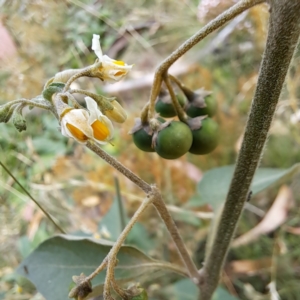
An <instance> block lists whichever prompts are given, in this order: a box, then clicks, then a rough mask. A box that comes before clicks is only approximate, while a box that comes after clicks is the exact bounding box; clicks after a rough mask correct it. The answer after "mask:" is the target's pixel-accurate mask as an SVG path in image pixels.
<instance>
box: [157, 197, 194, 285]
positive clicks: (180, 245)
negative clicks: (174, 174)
mask: <svg viewBox="0 0 300 300" xmlns="http://www.w3.org/2000/svg"><path fill="white" fill-rule="evenodd" d="M153 205H154V207H155V208H156V210H157V211H158V213H159V215H160V217H161V218H162V220H163V221H164V223H165V225H166V227H167V229H168V231H169V233H170V235H171V237H172V239H173V241H174V243H175V245H176V247H177V250H178V253H179V254H180V256H181V259H182V261H183V263H184V264H185V266H186V268H187V270H188V273H189V275H190V278H192V279H195V281H196V282H197V281H198V278H199V273H198V270H197V267H196V265H195V264H194V262H193V260H192V259H191V256H190V254H189V253H188V251H187V248H186V247H185V244H184V242H183V240H182V238H181V236H180V234H179V232H178V229H177V226H176V224H175V222H174V220H173V219H172V217H171V215H170V213H169V211H168V209H167V207H166V205H165V203H164V201H163V199H162V197H161V195H160V194H158V195H157V197H155V199H154V202H153Z"/></svg>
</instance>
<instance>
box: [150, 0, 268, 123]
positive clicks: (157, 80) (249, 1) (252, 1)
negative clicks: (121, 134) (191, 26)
mask: <svg viewBox="0 0 300 300" xmlns="http://www.w3.org/2000/svg"><path fill="white" fill-rule="evenodd" d="M262 2H265V0H241V1H239V2H238V3H237V4H235V5H233V6H232V7H230V8H229V9H228V10H226V11H225V12H223V13H222V14H220V15H219V16H218V17H216V18H215V19H214V20H212V21H210V22H209V23H208V24H207V25H205V26H204V27H203V28H201V29H200V30H199V31H198V32H196V33H195V34H194V35H193V36H192V37H190V38H189V39H188V40H187V41H186V42H184V43H183V44H182V45H181V46H180V47H179V48H177V49H176V50H175V51H174V52H173V53H171V54H170V55H169V56H168V57H167V58H166V59H165V60H164V61H163V62H162V63H161V64H160V65H159V66H158V68H157V69H156V72H155V75H154V80H153V85H152V89H151V92H150V101H149V102H150V106H149V113H148V115H149V119H151V118H153V117H154V114H155V99H156V98H157V96H158V93H159V91H160V87H161V83H162V78H163V74H164V73H166V72H167V70H168V69H169V68H170V66H171V65H172V64H173V63H174V62H175V61H176V60H177V59H178V58H180V57H181V56H182V55H183V54H185V53H186V52H187V51H189V50H190V49H191V48H192V47H194V46H195V45H196V44H197V43H199V42H200V41H201V40H203V39H204V38H205V37H206V36H207V35H209V34H210V33H212V32H213V31H215V30H216V29H218V28H220V27H221V26H223V25H224V24H225V23H227V22H228V21H230V20H231V19H233V18H234V17H236V16H237V15H239V14H241V13H242V12H243V11H245V10H247V9H249V8H250V7H252V6H255V5H257V4H259V3H262Z"/></svg>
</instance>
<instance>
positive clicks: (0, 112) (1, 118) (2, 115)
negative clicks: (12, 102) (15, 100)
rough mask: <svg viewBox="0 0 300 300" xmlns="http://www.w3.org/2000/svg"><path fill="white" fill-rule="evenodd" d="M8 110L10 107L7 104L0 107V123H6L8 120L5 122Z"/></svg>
mask: <svg viewBox="0 0 300 300" xmlns="http://www.w3.org/2000/svg"><path fill="white" fill-rule="evenodd" d="M9 109H10V106H9V105H7V104H5V105H2V106H0V123H6V122H7V121H8V120H9V119H8V120H7V115H8V114H9Z"/></svg>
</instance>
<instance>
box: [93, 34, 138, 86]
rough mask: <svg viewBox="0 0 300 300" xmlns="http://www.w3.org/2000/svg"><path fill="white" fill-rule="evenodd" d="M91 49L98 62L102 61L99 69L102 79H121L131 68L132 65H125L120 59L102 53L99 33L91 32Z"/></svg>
mask: <svg viewBox="0 0 300 300" xmlns="http://www.w3.org/2000/svg"><path fill="white" fill-rule="evenodd" d="M92 49H93V50H94V52H95V54H96V55H97V57H98V60H99V62H101V63H102V66H101V67H100V71H101V72H102V77H103V80H105V81H108V82H110V83H114V82H116V81H119V80H121V79H122V78H123V77H124V76H126V75H127V73H128V72H129V71H130V70H131V68H132V66H133V65H127V64H126V63H124V62H123V61H121V60H114V59H111V58H110V57H108V56H107V55H103V53H102V49H101V46H100V35H97V34H93V40H92Z"/></svg>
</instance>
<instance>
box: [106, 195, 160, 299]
mask: <svg viewBox="0 0 300 300" xmlns="http://www.w3.org/2000/svg"><path fill="white" fill-rule="evenodd" d="M156 195H157V193H156V190H155V189H154V192H153V193H149V194H148V196H147V197H146V198H145V199H144V201H143V202H142V204H141V205H140V207H139V208H138V210H137V211H136V212H135V213H134V215H133V217H132V218H131V219H130V221H129V222H128V224H127V225H126V227H125V228H124V230H123V231H122V233H121V234H120V236H119V237H118V239H117V241H116V242H115V244H114V245H113V247H112V248H111V250H110V251H109V254H108V255H107V258H108V262H107V271H106V277H105V282H104V292H103V298H104V300H108V299H111V298H110V297H111V294H110V284H111V282H114V278H115V275H114V268H115V265H116V262H117V254H118V252H119V250H120V248H121V246H122V244H123V243H124V241H125V239H126V237H127V235H128V233H129V232H130V231H131V229H132V227H133V226H134V224H135V223H136V222H137V220H138V218H139V217H140V215H141V214H142V213H143V212H144V211H145V209H146V208H147V207H148V206H149V204H151V203H152V202H153V200H154V199H155V197H156ZM115 289H117V290H116V292H118V293H119V294H120V293H122V295H121V296H122V298H124V297H125V292H124V291H121V290H119V289H118V288H115ZM123 293H124V294H123Z"/></svg>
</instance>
